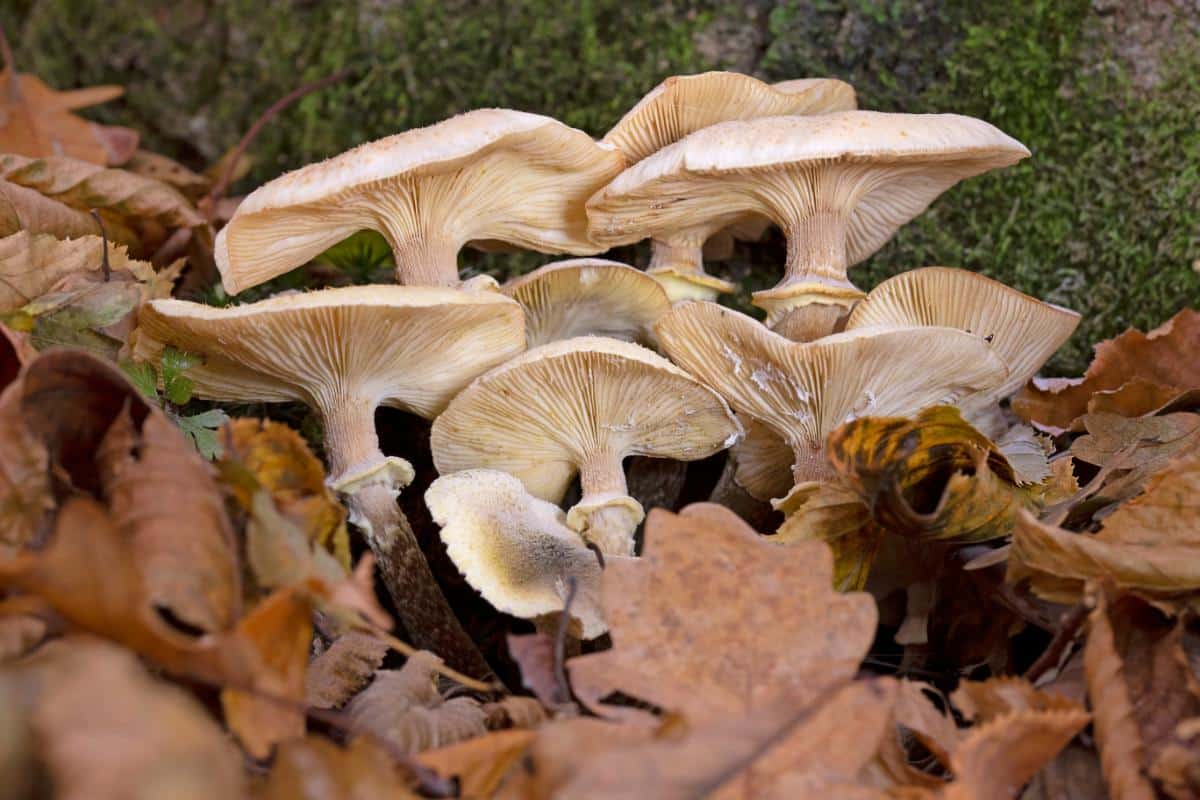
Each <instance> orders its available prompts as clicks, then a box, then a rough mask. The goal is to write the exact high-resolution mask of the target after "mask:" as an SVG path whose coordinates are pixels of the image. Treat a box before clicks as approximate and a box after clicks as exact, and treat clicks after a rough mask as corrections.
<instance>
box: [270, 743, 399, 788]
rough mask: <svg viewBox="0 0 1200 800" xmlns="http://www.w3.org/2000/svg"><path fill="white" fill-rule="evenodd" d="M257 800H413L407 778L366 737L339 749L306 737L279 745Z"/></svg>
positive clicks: (378, 747) (386, 755)
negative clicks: (259, 799)
mask: <svg viewBox="0 0 1200 800" xmlns="http://www.w3.org/2000/svg"><path fill="white" fill-rule="evenodd" d="M259 797H260V798H261V800H417V795H416V794H414V793H413V792H412V791H411V790H410V789H409V788H408V780H407V776H406V775H405V774H404V773H403V771H402V770H400V769H398V768H397V766H396V763H395V761H393V760H392V759H391V757H390V756H388V754H387V753H386V752H385V751H384V750H383V748H381V747H380V746H379V745H378V744H377V743H375V742H373V741H371V739H370V738H368V737H366V736H360V737H358V738H355V739H353V740H352V741H351V742H350V743H349V744H348V745H347V746H346V747H344V748H343V747H338V746H337V745H335V744H334V743H333V742H331V741H329V740H328V739H321V738H319V737H316V736H308V737H305V738H304V739H296V740H293V741H290V742H284V743H283V744H281V745H280V746H279V752H278V754H277V755H276V756H275V760H274V763H273V766H272V768H271V774H270V776H269V777H268V778H267V781H266V784H265V785H264V787H263V790H262V792H261V793H260V794H259Z"/></svg>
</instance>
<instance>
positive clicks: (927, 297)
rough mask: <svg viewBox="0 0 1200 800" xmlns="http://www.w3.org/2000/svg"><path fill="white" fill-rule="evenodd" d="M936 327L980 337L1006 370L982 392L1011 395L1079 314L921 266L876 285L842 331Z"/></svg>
mask: <svg viewBox="0 0 1200 800" xmlns="http://www.w3.org/2000/svg"><path fill="white" fill-rule="evenodd" d="M918 325H940V326H942V327H945V328H958V329H959V330H964V331H966V332H968V333H973V334H975V335H977V336H982V337H984V338H985V339H986V340H987V342H988V344H989V345H990V346H991V348H992V351H993V352H994V353H995V354H996V355H998V356H999V357H1000V360H1001V361H1003V362H1004V364H1005V365H1006V366H1007V367H1008V379H1007V380H1006V381H1004V382H1003V383H1002V384H1000V385H999V386H997V387H996V388H995V389H993V390H991V391H990V392H988V393H987V398H989V399H991V400H999V399H1000V398H1003V397H1008V396H1009V395H1011V394H1013V393H1014V392H1016V391H1017V390H1018V389H1020V388H1021V387H1022V386H1024V385H1025V383H1026V381H1028V380H1029V379H1030V378H1032V377H1033V376H1034V375H1035V374H1036V373H1037V371H1038V369H1040V368H1041V366H1042V365H1043V364H1045V363H1046V361H1047V360H1048V359H1049V358H1050V356H1052V355H1054V352H1055V351H1056V350H1058V348H1059V347H1061V346H1062V345H1063V343H1064V342H1066V341H1067V339H1069V338H1071V334H1072V333H1074V332H1075V328H1076V326H1078V325H1079V314H1077V313H1075V312H1074V311H1071V310H1069V309H1066V308H1062V307H1061V306H1056V305H1053V304H1052V303H1044V302H1042V301H1041V300H1038V299H1036V298H1033V297H1030V296H1029V295H1027V294H1022V293H1021V292H1018V291H1017V290H1016V289H1012V288H1010V287H1008V286H1005V285H1004V284H1003V283H1000V282H999V281H994V280H992V279H991V278H987V277H984V276H983V275H980V274H979V273H977V272H970V271H968V270H964V269H952V268H950V267H924V268H922V269H914V270H910V271H909V272H904V273H901V274H900V275H896V276H894V277H892V278H888V279H887V280H886V281H884V282H883V283H880V284H879V285H878V286H876V287H875V288H874V289H872V290H871V291H870V293H869V294H868V295H867V296H866V298H865V299H863V301H862V302H860V303H859V304H858V305H857V306H855V308H854V311H853V312H851V314H850V318H849V319H848V320H847V321H846V329H847V330H851V329H855V328H867V327H877V326H887V327H899V328H906V327H913V326H918Z"/></svg>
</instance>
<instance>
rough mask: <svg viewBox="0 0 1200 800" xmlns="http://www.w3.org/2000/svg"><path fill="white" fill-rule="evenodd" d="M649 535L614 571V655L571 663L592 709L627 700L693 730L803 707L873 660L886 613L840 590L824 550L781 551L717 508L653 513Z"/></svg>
mask: <svg viewBox="0 0 1200 800" xmlns="http://www.w3.org/2000/svg"><path fill="white" fill-rule="evenodd" d="M645 537H646V545H645V552H644V554H643V557H642V558H640V559H635V560H632V561H629V562H620V563H613V564H610V565H609V566H608V567H607V568H606V569H605V571H604V576H603V595H604V598H605V604H606V613H607V614H608V615H609V623H610V629H611V631H612V638H613V648H612V649H611V650H608V651H605V652H600V653H592V654H589V655H585V656H581V657H578V658H574V659H571V660H570V661H569V662H568V667H569V668H570V674H571V677H572V680H573V683H574V687H575V691H576V693H577V694H578V695H579V697H580V699H581V700H583V701H584V702H585V703H587V704H589V705H591V706H593V707H595V706H596V704H597V703H599V702H600V701H601V700H602V699H603V698H604V697H605V696H606V695H608V694H610V693H612V692H613V691H617V690H619V691H621V692H624V693H625V694H628V695H632V696H635V697H638V698H641V699H642V700H647V701H649V702H651V703H654V704H655V705H657V706H659V707H660V708H664V709H667V710H669V711H673V712H679V713H682V714H684V715H686V716H687V717H688V718H689V719H692V720H701V719H704V718H708V717H711V716H714V715H728V714H740V713H746V712H749V711H751V710H753V709H757V708H761V707H764V705H769V704H771V703H774V702H777V701H778V700H779V698H780V697H787V698H789V702H791V703H793V704H801V705H802V704H804V703H806V702H809V701H811V700H813V699H815V698H816V697H819V696H820V695H821V693H822V692H823V691H824V689H825V688H827V687H828V686H830V685H832V684H834V683H836V682H838V681H839V680H841V679H843V678H846V677H849V676H850V675H853V674H854V671H855V670H856V669H857V668H858V665H859V663H860V662H861V661H862V659H863V656H865V655H866V653H867V648H868V647H869V646H870V643H871V640H872V637H873V636H874V630H875V621H876V613H875V604H874V602H873V601H872V600H871V598H870V597H869V596H867V595H863V594H838V593H837V592H835V591H834V590H833V588H832V585H831V579H832V573H833V565H832V558H831V556H830V553H829V548H828V547H826V546H825V545H824V544H822V543H820V542H802V543H799V544H797V545H794V546H781V545H779V544H776V543H773V542H770V541H769V540H767V539H764V538H763V537H760V536H759V535H758V534H756V533H755V532H754V531H753V530H751V529H750V528H749V527H748V526H747V525H746V524H745V523H744V522H742V520H741V519H739V518H738V517H737V516H736V515H734V514H733V513H732V512H731V511H729V510H728V509H725V508H723V507H721V506H717V505H713V504H708V503H698V504H695V505H691V506H688V507H687V508H685V509H684V510H683V511H682V512H680V513H679V514H672V513H670V512H667V511H664V510H662V509H655V510H653V511H651V512H650V516H649V518H648V520H647V524H646V534H645ZM748 587H753V591H752V592H751V591H748ZM713 598H722V601H721V602H719V603H714V602H713ZM607 708H609V709H612V708H613V707H611V706H609V707H607Z"/></svg>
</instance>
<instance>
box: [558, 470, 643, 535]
mask: <svg viewBox="0 0 1200 800" xmlns="http://www.w3.org/2000/svg"><path fill="white" fill-rule="evenodd" d="M579 483H580V488H581V489H582V490H583V497H581V498H580V500H579V502H578V503H576V504H575V505H574V506H573V507H572V508H571V510H570V511H569V512H567V525H569V526H570V527H571V528H573V529H574V530H577V531H579V534H580V535H581V536H583V538H584V539H586V540H587V541H589V542H591V543H592V544H594V545H596V546H597V547H598V548H600V552H602V553H604V554H605V555H615V556H631V555H633V549H634V542H633V534H634V532H635V531H636V530H637V526H638V523H640V522H641V521H642V519H643V518H644V517H645V513H644V512H643V511H642V506H641V504H640V503H638V501H637V500H634V499H633V498H632V497H630V496H629V490H628V487H627V486H626V484H625V470H624V468H623V467H622V464H621V459H620V458H619V457H616V456H612V455H609V454H602V455H597V456H594V457H593V458H591V459H589V460H588V461H587V462H585V463H584V464H583V466H582V467H580V470H579Z"/></svg>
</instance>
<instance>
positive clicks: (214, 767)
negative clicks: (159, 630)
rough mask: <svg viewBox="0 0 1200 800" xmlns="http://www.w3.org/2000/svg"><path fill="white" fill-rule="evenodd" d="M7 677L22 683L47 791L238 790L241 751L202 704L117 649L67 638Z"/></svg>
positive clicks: (163, 793) (111, 797) (100, 797)
mask: <svg viewBox="0 0 1200 800" xmlns="http://www.w3.org/2000/svg"><path fill="white" fill-rule="evenodd" d="M0 674H2V673H0ZM8 677H9V678H10V679H12V678H15V679H16V680H18V681H20V682H21V684H22V685H23V686H24V687H25V690H24V691H23V692H22V693H21V696H22V698H23V702H24V703H25V704H27V706H28V714H29V717H28V718H29V722H30V726H31V728H32V731H33V733H34V735H35V736H36V742H37V747H38V748H39V750H40V752H39V757H40V759H41V761H42V762H43V763H44V764H45V765H46V767H47V768H48V771H49V777H50V780H51V781H52V784H53V786H54V796H55V797H58V798H63V800H128V798H131V797H138V798H148V799H149V798H161V800H168V798H184V797H195V798H199V797H222V798H231V799H232V798H241V797H244V796H245V794H246V791H245V789H246V787H245V785H244V778H243V775H242V766H241V758H240V756H239V754H238V752H237V750H236V748H234V747H232V746H231V745H230V743H229V740H228V738H226V736H225V735H224V734H223V733H222V732H221V730H220V728H219V727H218V726H217V725H216V724H215V723H214V722H213V720H212V719H211V718H210V717H209V716H208V714H207V713H206V712H205V711H204V709H203V707H201V706H200V705H199V704H198V703H196V702H195V701H194V700H193V699H192V698H191V697H189V696H188V695H187V694H186V693H184V692H183V691H181V690H180V689H178V688H175V687H173V686H170V685H168V684H166V683H163V682H162V681H159V680H157V679H155V678H152V677H151V676H150V675H149V674H147V672H146V670H145V669H144V668H143V667H142V666H141V665H140V664H139V663H138V661H137V659H136V658H135V657H134V656H133V655H131V654H130V653H128V652H126V651H124V650H121V649H120V648H118V647H115V646H113V645H110V644H107V643H102V642H98V641H95V640H86V639H79V640H76V639H67V640H64V641H63V642H57V643H54V644H52V645H50V646H47V647H45V648H43V649H42V650H41V651H39V653H38V654H37V655H36V656H35V657H34V658H33V659H31V660H29V661H27V662H26V663H25V665H23V666H22V667H21V668H20V669H19V670H14V671H12V672H10V673H9V676H8Z"/></svg>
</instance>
